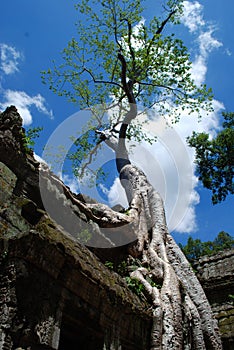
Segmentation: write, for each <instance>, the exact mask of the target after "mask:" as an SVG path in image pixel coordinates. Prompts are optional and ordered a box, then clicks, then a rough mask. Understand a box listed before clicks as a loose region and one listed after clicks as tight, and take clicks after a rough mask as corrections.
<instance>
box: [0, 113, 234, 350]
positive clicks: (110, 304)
mask: <svg viewBox="0 0 234 350" xmlns="http://www.w3.org/2000/svg"><path fill="white" fill-rule="evenodd" d="M21 122H22V121H21V118H20V116H19V115H18V113H17V110H16V109H15V108H14V107H10V108H8V109H7V110H6V111H5V112H3V113H2V114H0V188H1V191H0V349H2V350H8V349H9V350H11V349H12V350H16V349H18V350H19V349H25V350H26V349H32V350H34V349H35V350H36V349H51V350H52V349H53V350H57V349H59V350H64V349H69V350H73V349H74V350H75V349H80V350H104V349H106V350H108V349H114V350H115V349H118V350H120V349H121V350H133V349H134V350H146V349H148V348H149V344H148V340H149V339H150V331H151V324H152V311H151V308H150V305H149V304H148V303H147V301H143V300H141V299H140V298H139V297H138V296H137V295H136V294H134V293H133V292H132V291H131V290H130V289H129V288H128V287H127V285H126V283H125V281H124V280H123V279H122V278H121V277H120V276H119V275H118V274H116V273H115V272H113V271H111V270H110V269H108V268H107V267H106V266H105V265H104V264H103V262H104V261H105V260H108V259H114V257H115V256H116V255H118V256H120V257H121V258H122V257H123V256H124V253H125V252H124V248H122V249H119V251H118V252H116V251H115V250H114V249H109V250H104V251H102V250H93V251H91V250H90V249H88V248H86V247H85V246H84V245H82V244H80V243H79V242H78V240H77V239H75V238H74V237H73V236H72V235H71V234H70V233H69V230H68V229H67V228H64V227H62V225H61V223H60V225H59V224H58V223H55V222H54V221H53V220H51V218H50V217H49V216H48V214H47V213H46V212H45V211H44V208H43V205H42V202H41V198H40V190H39V185H38V178H39V166H40V164H39V163H38V162H37V161H36V160H35V159H34V158H33V154H32V152H26V150H25V146H24V142H23V135H22V128H21V127H22V125H21ZM50 176H51V174H50V172H48V174H47V175H46V181H51V182H52V181H53V180H52V178H51V177H50ZM58 190H59V189H58ZM67 190H68V191H69V189H67ZM51 195H52V196H53V194H51ZM65 200H66V198H65ZM196 270H197V271H198V272H197V274H198V278H199V279H200V281H201V283H202V285H203V288H204V290H205V292H206V294H207V297H208V299H209V301H210V303H211V305H212V309H213V312H214V314H215V316H216V317H217V319H218V322H219V328H220V332H221V336H222V341H223V348H224V349H226V350H231V349H233V348H234V306H233V303H232V302H231V300H230V298H229V295H233V294H234V250H230V251H226V252H224V253H220V254H217V255H215V256H212V257H203V258H202V259H200V260H199V261H198V262H197V265H196Z"/></svg>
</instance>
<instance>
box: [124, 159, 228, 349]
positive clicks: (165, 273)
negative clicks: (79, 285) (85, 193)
mask: <svg viewBox="0 0 234 350" xmlns="http://www.w3.org/2000/svg"><path fill="white" fill-rule="evenodd" d="M120 180H121V183H122V185H123V186H124V188H125V191H126V194H127V197H128V199H129V201H130V202H132V203H133V202H134V205H137V210H138V223H137V232H136V234H137V237H138V240H137V243H136V245H135V246H134V247H133V248H131V251H130V252H129V253H130V254H131V255H132V256H133V257H138V258H140V259H141V261H142V266H141V267H139V268H138V269H137V270H135V271H134V272H132V273H131V277H134V278H136V279H138V280H139V281H140V282H141V283H142V284H143V285H144V287H145V290H146V291H147V293H148V294H149V296H150V297H151V300H152V305H153V314H154V322H153V328H152V335H151V350H158V349H162V350H168V349H173V350H175V349H181V350H182V349H194V350H195V349H196V350H198V349H222V345H221V340H220V338H219V334H218V327H217V322H216V320H215V319H214V318H213V315H212V311H211V307H210V305H209V303H208V301H207V298H206V296H205V293H204V291H203V289H202V287H201V285H200V283H199V281H198V280H197V278H196V276H195V274H194V272H193V270H192V268H191V266H190V264H189V263H188V261H187V259H186V258H185V256H184V255H183V253H182V252H181V250H180V249H179V247H178V246H177V244H176V243H175V241H174V240H173V238H172V237H171V235H170V234H169V232H168V229H167V225H166V220H165V213H164V206H163V202H162V199H161V197H160V195H159V194H158V193H157V192H156V191H155V189H154V188H153V187H152V186H151V185H150V184H149V182H148V180H147V178H146V176H145V175H144V173H143V172H142V171H140V170H139V169H138V168H136V167H135V166H133V165H131V164H128V165H125V166H124V167H123V168H122V169H121V171H120ZM147 277H148V278H147ZM149 278H150V279H149ZM149 280H150V281H152V282H153V283H150V282H149Z"/></svg>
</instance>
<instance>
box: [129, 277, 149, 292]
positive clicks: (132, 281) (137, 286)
mask: <svg viewBox="0 0 234 350" xmlns="http://www.w3.org/2000/svg"><path fill="white" fill-rule="evenodd" d="M125 281H126V283H127V285H128V288H129V289H131V291H132V292H133V293H135V294H136V295H138V296H139V297H143V296H144V291H145V287H144V285H143V284H142V283H141V282H140V281H139V280H138V279H136V278H132V277H130V276H127V277H125Z"/></svg>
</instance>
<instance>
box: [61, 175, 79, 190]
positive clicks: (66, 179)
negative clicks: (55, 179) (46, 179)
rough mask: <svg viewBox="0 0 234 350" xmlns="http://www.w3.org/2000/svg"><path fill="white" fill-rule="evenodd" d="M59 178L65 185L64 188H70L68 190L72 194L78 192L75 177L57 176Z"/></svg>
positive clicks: (77, 183)
mask: <svg viewBox="0 0 234 350" xmlns="http://www.w3.org/2000/svg"><path fill="white" fill-rule="evenodd" d="M58 176H59V178H60V179H61V180H62V181H63V182H64V183H65V185H66V186H68V187H70V190H71V191H72V192H74V193H79V192H80V187H79V182H78V181H77V179H76V177H75V176H70V175H66V174H61V173H60V174H58Z"/></svg>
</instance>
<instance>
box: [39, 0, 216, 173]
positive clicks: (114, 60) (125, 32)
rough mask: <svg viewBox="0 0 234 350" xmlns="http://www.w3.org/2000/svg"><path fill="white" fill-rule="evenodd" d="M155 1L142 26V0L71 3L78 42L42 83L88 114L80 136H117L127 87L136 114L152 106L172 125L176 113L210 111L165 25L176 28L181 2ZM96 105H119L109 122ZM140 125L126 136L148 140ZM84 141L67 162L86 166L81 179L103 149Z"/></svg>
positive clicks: (203, 88) (180, 48)
mask: <svg viewBox="0 0 234 350" xmlns="http://www.w3.org/2000/svg"><path fill="white" fill-rule="evenodd" d="M160 1H161V5H162V9H163V11H162V15H159V16H158V17H153V18H152V19H151V20H150V21H145V20H143V15H142V14H143V10H144V7H143V6H142V3H143V1H141V0H136V1H134V10H133V3H132V2H131V1H129V0H107V1H97V0H81V1H80V2H79V3H78V4H77V5H76V9H77V11H78V12H79V21H78V22H77V37H76V38H72V39H71V40H70V42H69V43H68V45H67V47H66V48H65V49H64V50H63V52H62V63H61V64H58V65H57V64H56V63H55V62H53V69H48V70H46V71H44V72H42V80H43V82H44V83H48V84H49V88H50V89H51V90H52V91H54V92H55V93H56V94H58V95H60V96H65V97H66V98H67V99H68V100H69V101H71V102H73V103H75V104H78V105H79V106H80V107H81V108H89V109H91V110H92V113H93V114H92V122H90V123H88V124H87V129H86V131H87V130H89V129H90V127H93V130H94V129H98V130H103V129H108V130H111V131H115V132H116V130H118V127H119V126H120V125H121V123H122V121H123V116H124V115H126V113H127V110H128V107H129V105H128V103H129V94H128V93H127V90H128V89H130V90H131V93H132V95H133V97H134V98H133V100H134V101H135V102H136V104H137V105H138V110H139V112H140V113H142V112H143V111H146V110H147V108H151V107H152V106H155V108H156V110H155V114H157V115H160V116H162V117H163V116H164V115H165V114H169V115H170V116H171V118H172V121H174V122H175V121H178V120H179V117H180V114H181V109H182V110H184V109H185V108H186V109H187V110H188V113H192V112H194V111H196V112H198V113H200V108H201V107H202V108H203V110H204V109H206V110H208V111H209V110H210V109H211V104H210V100H211V98H212V94H211V90H210V89H207V88H206V86H205V85H202V86H199V87H197V86H196V85H195V83H194V81H193V80H192V77H191V62H190V58H189V54H188V51H187V48H186V47H185V46H184V44H183V42H182V40H180V39H179V38H176V37H175V35H174V33H173V32H172V31H171V28H172V26H170V24H173V25H175V24H178V23H179V18H180V15H181V13H182V7H183V1H182V0H168V1H166V2H165V1H163V0H160ZM166 26H167V28H168V30H167V31H165V30H164V29H165V27H166ZM123 62H124V63H123ZM124 81H125V83H124ZM100 105H101V106H103V108H104V109H105V110H106V111H110V108H111V107H113V106H115V107H116V106H118V111H117V112H116V111H114V112H113V109H112V110H111V113H108V117H107V115H106V113H103V110H99V111H98V110H94V109H93V106H100ZM143 126H144V123H143V122H141V120H140V119H137V120H135V123H133V124H131V125H130V127H129V128H128V130H127V135H126V137H127V138H128V139H131V140H136V141H138V142H140V141H142V140H146V141H147V142H154V141H155V140H154V139H152V138H150V137H149V136H148V135H147V134H146V133H144V132H143ZM85 135H86V134H85V133H84V136H83V137H82V138H79V139H78V141H79V145H78V146H77V147H78V149H77V152H74V154H73V155H71V156H70V157H71V158H72V159H71V160H72V161H73V162H75V163H76V160H77V164H75V165H74V169H78V168H79V166H78V165H79V163H81V162H82V160H84V166H82V169H81V171H80V173H79V174H77V175H79V176H81V175H82V176H85V169H86V168H87V167H89V165H90V163H91V162H92V161H93V160H94V159H95V157H96V156H97V152H98V151H99V150H100V144H101V142H100V138H99V139H98V138H97V137H96V136H95V135H94V134H93V135H92V137H90V136H87V135H86V136H85ZM112 135H113V134H112ZM78 141H77V143H78ZM89 154H91V157H89Z"/></svg>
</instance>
